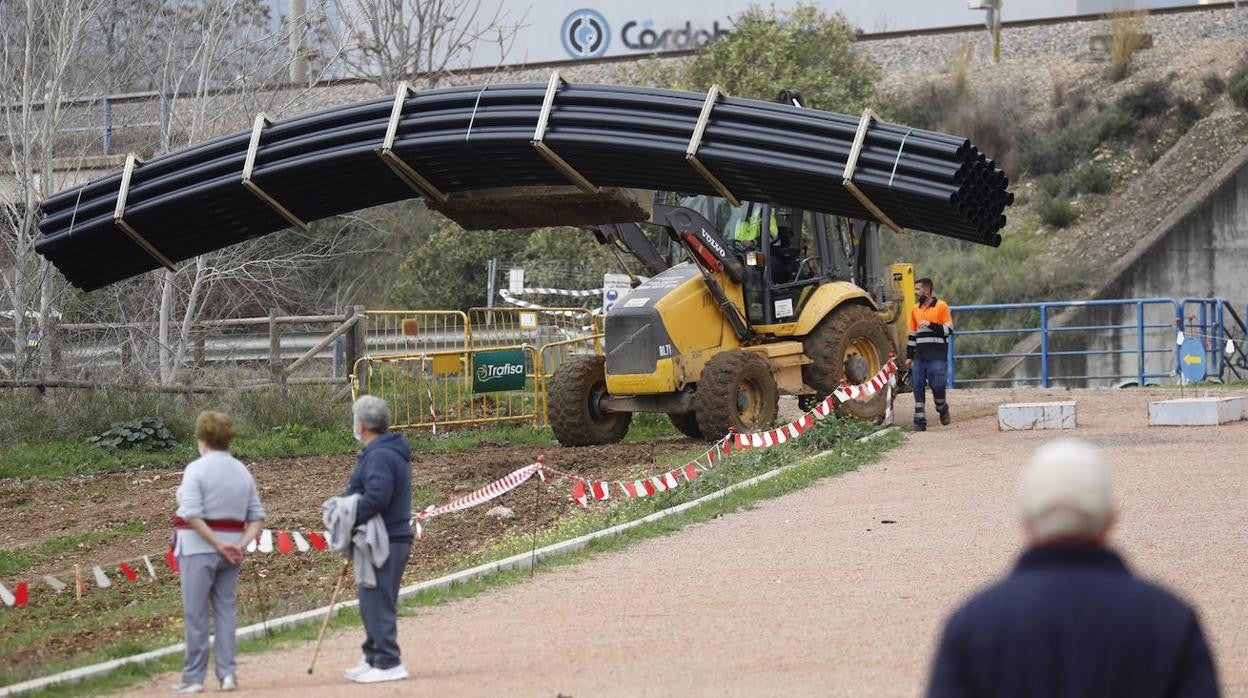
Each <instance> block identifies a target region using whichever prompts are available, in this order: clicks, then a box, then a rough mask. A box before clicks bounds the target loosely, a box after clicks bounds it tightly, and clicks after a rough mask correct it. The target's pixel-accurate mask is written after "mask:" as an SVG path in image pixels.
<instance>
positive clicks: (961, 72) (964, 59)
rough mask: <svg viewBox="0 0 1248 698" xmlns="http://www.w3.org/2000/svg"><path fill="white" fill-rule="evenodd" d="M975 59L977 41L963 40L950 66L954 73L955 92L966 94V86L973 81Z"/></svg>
mask: <svg viewBox="0 0 1248 698" xmlns="http://www.w3.org/2000/svg"><path fill="white" fill-rule="evenodd" d="M974 59H975V43H974V42H972V41H963V42H962V45H961V46H959V47H958V50H957V52H956V53H954V54H953V61H952V65H951V66H950V67H951V70H950V72H951V73H953V93H954V94H956V95H964V94H966V88H967V86H968V85H969V84H970V82H971V64H972V63H973V62H974Z"/></svg>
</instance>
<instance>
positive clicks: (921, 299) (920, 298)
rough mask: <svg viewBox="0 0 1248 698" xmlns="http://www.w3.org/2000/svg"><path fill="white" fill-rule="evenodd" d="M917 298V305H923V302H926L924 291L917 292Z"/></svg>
mask: <svg viewBox="0 0 1248 698" xmlns="http://www.w3.org/2000/svg"><path fill="white" fill-rule="evenodd" d="M917 300H918V301H919V305H923V304H924V303H926V302H927V294H926V293H920V294H918V297H917Z"/></svg>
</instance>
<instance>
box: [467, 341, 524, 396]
mask: <svg viewBox="0 0 1248 698" xmlns="http://www.w3.org/2000/svg"><path fill="white" fill-rule="evenodd" d="M522 389H524V350H523V349H503V350H500V351H481V352H477V353H475V354H473V355H472V392H474V393H496V392H499V391H501V390H522Z"/></svg>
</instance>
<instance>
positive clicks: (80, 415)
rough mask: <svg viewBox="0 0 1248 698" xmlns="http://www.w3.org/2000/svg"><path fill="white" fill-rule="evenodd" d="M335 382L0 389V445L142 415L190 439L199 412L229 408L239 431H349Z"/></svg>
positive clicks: (75, 436) (70, 436) (56, 437)
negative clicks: (200, 390) (184, 388)
mask: <svg viewBox="0 0 1248 698" xmlns="http://www.w3.org/2000/svg"><path fill="white" fill-rule="evenodd" d="M334 391H335V388H334V387H333V386H319V385H298V386H290V387H289V389H288V390H287V392H286V394H285V395H281V394H279V393H276V392H241V391H240V392H232V393H222V394H219V395H192V396H186V395H163V394H158V393H151V392H142V391H137V392H136V391H127V390H119V389H99V390H62V389H51V390H49V391H48V392H47V393H46V394H45V395H43V396H41V397H40V396H37V395H36V394H35V393H34V392H33V391H28V390H18V389H12V390H0V447H4V446H7V445H12V444H22V443H27V444H33V443H48V442H58V441H72V440H80V439H86V438H87V437H90V436H93V435H97V434H100V433H102V432H104V431H105V430H107V429H109V428H110V427H111V426H112V425H113V424H115V423H118V422H126V421H130V420H136V419H141V418H144V417H156V418H159V419H160V420H162V421H163V423H164V425H165V426H166V427H167V428H168V430H169V431H170V432H171V434H172V435H173V437H174V438H177V439H179V440H183V439H188V438H189V437H190V436H191V434H192V433H193V432H194V425H195V417H196V416H197V415H198V414H199V412H200V411H201V410H206V409H212V410H217V411H220V412H225V413H226V414H229V415H230V416H231V417H232V418H233V419H234V424H235V425H236V426H237V428H238V430H239V434H240V435H241V436H256V435H259V434H263V433H266V432H268V431H270V430H272V429H273V428H275V427H283V426H286V425H290V424H301V425H303V426H304V427H305V428H308V429H312V430H321V431H335V430H342V431H344V432H348V435H349V431H350V424H351V417H350V413H351V407H350V403H349V402H348V401H346V400H337V401H335V400H333V399H332V398H333V393H334Z"/></svg>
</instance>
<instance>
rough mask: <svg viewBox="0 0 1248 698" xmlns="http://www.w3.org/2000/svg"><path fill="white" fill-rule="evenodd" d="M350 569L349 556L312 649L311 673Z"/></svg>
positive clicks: (330, 598) (343, 564)
mask: <svg viewBox="0 0 1248 698" xmlns="http://www.w3.org/2000/svg"><path fill="white" fill-rule="evenodd" d="M349 569H351V560H350V559H349V558H348V559H347V561H346V562H344V563H342V572H341V573H339V575H338V583H337V584H335V585H334V595H333V596H331V597H329V611H328V612H326V613H325V620H324V621H322V622H321V632H319V633H317V635H316V649H314V650H313V651H312V663H311V664H309V665H308V673H309V674H311V673H312V669H313V667H315V666H316V656H317V655H318V654H320V653H321V641H322V640H324V639H325V628H328V627H329V619H330V618H332V617H333V616H334V604H335V603H337V602H338V592H340V591H342V582H343V581H344V580H345V579H346V578H347V570H349Z"/></svg>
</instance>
